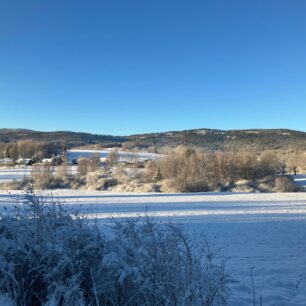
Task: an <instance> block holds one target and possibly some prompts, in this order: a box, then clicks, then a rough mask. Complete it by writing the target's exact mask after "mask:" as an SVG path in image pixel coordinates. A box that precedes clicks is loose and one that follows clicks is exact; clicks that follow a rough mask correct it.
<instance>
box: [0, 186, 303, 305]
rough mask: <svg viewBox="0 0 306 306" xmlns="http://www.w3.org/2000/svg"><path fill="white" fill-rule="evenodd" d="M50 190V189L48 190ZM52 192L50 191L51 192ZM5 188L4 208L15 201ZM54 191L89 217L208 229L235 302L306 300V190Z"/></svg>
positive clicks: (198, 230)
mask: <svg viewBox="0 0 306 306" xmlns="http://www.w3.org/2000/svg"><path fill="white" fill-rule="evenodd" d="M47 194H48V193H47ZM48 195H49V196H50V193H49V194H48ZM14 196H15V195H14V193H13V195H8V193H7V192H4V191H3V192H0V212H1V211H3V206H6V207H8V206H11V205H12V204H13V201H12V197H14ZM53 196H58V197H59V199H60V200H61V201H63V202H65V203H66V204H67V206H69V207H71V208H73V209H77V210H79V211H80V212H81V213H83V214H84V215H87V216H88V217H97V218H101V219H102V220H103V222H107V221H108V218H109V217H111V216H113V217H116V218H118V217H127V216H128V217H132V216H137V215H146V214H149V215H153V216H155V217H156V218H158V219H161V220H170V221H174V222H181V223H182V224H184V226H186V228H187V229H188V230H189V231H190V232H191V233H204V234H206V235H207V236H208V237H209V239H210V240H211V241H213V242H214V243H215V244H216V246H217V247H221V248H222V252H223V253H224V255H226V257H227V258H228V263H227V269H228V273H229V274H230V276H231V277H232V279H233V280H234V282H233V283H231V289H232V292H231V299H230V305H233V306H238V305H252V290H251V288H252V282H251V267H255V268H254V269H253V274H254V285H255V292H256V299H257V303H258V305H259V297H260V295H261V296H262V300H263V305H278V306H279V305H288V306H289V305H290V306H294V305H306V239H305V237H306V193H290V194H289V193H288V194H255V193H253V194H243V193H220V194H218V193H202V194H133V193H124V194H118V193H110V192H104V193H103V192H88V191H71V190H57V191H54V192H53Z"/></svg>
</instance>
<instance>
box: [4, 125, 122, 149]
mask: <svg viewBox="0 0 306 306" xmlns="http://www.w3.org/2000/svg"><path fill="white" fill-rule="evenodd" d="M22 139H32V140H37V141H46V142H54V143H65V144H66V145H67V146H68V147H76V146H84V145H90V144H104V145H110V146H112V145H116V144H120V143H123V142H125V141H127V140H128V138H126V137H118V136H110V135H95V134H90V133H80V132H70V131H55V132H39V131H32V130H26V129H0V142H6V143H9V142H14V141H18V140H22Z"/></svg>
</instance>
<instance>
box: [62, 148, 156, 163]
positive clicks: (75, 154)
mask: <svg viewBox="0 0 306 306" xmlns="http://www.w3.org/2000/svg"><path fill="white" fill-rule="evenodd" d="M110 151H111V150H69V151H67V154H68V159H69V160H70V161H72V160H74V159H75V160H77V159H79V158H81V157H86V158H88V157H91V156H93V155H94V154H97V153H99V154H100V158H101V159H106V158H107V156H108V154H109V152H110ZM118 155H119V158H120V160H122V161H123V160H124V161H129V160H132V159H138V160H144V159H145V160H150V159H156V158H158V157H159V156H160V155H159V154H154V153H134V152H128V151H118Z"/></svg>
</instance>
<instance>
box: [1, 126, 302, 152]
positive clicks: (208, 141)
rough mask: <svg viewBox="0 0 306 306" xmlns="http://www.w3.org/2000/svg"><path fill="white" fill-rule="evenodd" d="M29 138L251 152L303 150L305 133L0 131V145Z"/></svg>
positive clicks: (81, 143)
mask: <svg viewBox="0 0 306 306" xmlns="http://www.w3.org/2000/svg"><path fill="white" fill-rule="evenodd" d="M21 139H33V140H38V141H47V142H53V143H65V144H67V146H68V147H77V146H85V145H93V144H102V145H104V146H115V145H117V146H118V145H119V146H120V145H121V144H123V143H127V145H128V146H130V147H131V148H133V147H138V148H146V147H151V146H156V147H161V146H165V145H170V146H177V145H190V146H199V147H202V148H206V149H209V150H218V149H221V150H222V149H225V148H232V149H241V148H248V149H251V150H259V151H260V150H266V149H286V150H291V149H295V150H306V132H301V131H294V130H288V129H253V130H228V131H225V130H216V129H196V130H185V131H170V132H164V133H151V134H139V135H130V136H111V135H96V134H89V133H80V132H70V131H55V132H39V131H33V130H26V129H0V142H5V143H8V142H14V141H18V140H21Z"/></svg>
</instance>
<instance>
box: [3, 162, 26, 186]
mask: <svg viewBox="0 0 306 306" xmlns="http://www.w3.org/2000/svg"><path fill="white" fill-rule="evenodd" d="M30 176H31V167H24V166H22V167H15V168H0V183H6V182H11V181H14V180H22V179H24V177H30Z"/></svg>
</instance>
